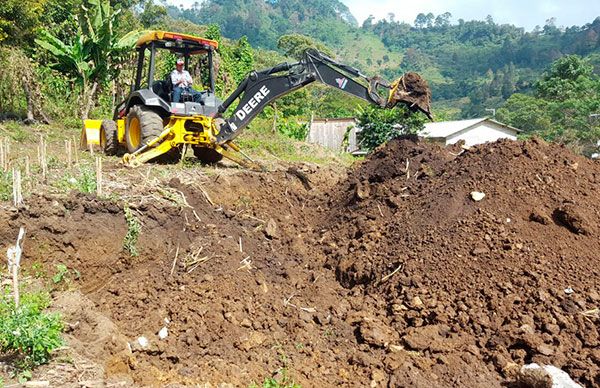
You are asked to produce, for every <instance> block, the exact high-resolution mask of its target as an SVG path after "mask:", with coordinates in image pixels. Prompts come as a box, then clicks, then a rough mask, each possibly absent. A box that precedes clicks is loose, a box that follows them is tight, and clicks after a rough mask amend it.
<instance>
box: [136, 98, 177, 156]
mask: <svg viewBox="0 0 600 388" xmlns="http://www.w3.org/2000/svg"><path fill="white" fill-rule="evenodd" d="M163 128H164V125H163V119H162V117H160V115H159V114H158V113H156V112H155V111H153V110H151V109H149V108H148V107H145V106H143V105H134V106H133V107H132V108H131V110H130V111H129V114H128V115H127V122H126V126H125V143H126V144H127V151H129V153H133V152H135V151H137V150H138V149H140V148H141V147H142V146H144V145H145V144H148V143H149V142H151V141H152V140H154V139H156V138H157V137H159V136H160V134H161V132H162V131H163ZM180 157H181V151H180V150H179V148H172V149H171V150H169V151H168V152H167V153H165V154H163V155H160V156H159V157H157V158H156V159H158V160H160V161H163V162H176V161H178V160H179V158H180Z"/></svg>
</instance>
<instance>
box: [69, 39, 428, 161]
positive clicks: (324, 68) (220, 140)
mask: <svg viewBox="0 0 600 388" xmlns="http://www.w3.org/2000/svg"><path fill="white" fill-rule="evenodd" d="M217 48H218V43H217V42H216V41H213V40H210V39H204V38H199V37H196V36H191V35H186V34H180V33H174V32H165V31H151V32H148V33H146V34H144V35H143V36H141V37H140V38H139V40H138V41H137V43H136V49H137V51H138V61H137V71H136V77H135V81H134V83H133V87H132V91H131V93H130V94H129V96H127V98H126V99H125V100H124V101H122V102H121V103H120V104H118V106H117V108H116V109H115V112H114V116H113V119H112V120H85V121H84V130H83V132H82V138H81V143H82V146H89V145H90V144H91V145H95V146H99V147H100V148H101V149H102V150H103V151H104V152H105V153H106V154H109V155H115V154H117V153H118V152H119V151H120V150H122V149H126V150H127V153H125V155H124V156H123V162H124V164H125V165H127V166H132V167H135V166H138V165H140V164H142V163H145V162H147V161H150V160H158V159H167V160H171V161H174V160H177V159H178V158H180V156H181V149H182V146H183V145H188V146H191V147H192V148H193V150H194V154H195V155H196V157H198V158H199V159H200V160H202V161H203V162H206V163H215V162H218V161H219V160H221V159H222V158H223V156H224V157H226V158H228V159H231V160H233V161H235V162H237V163H239V164H241V165H242V166H245V167H249V168H259V166H258V165H257V163H255V162H253V161H252V160H251V159H250V158H249V157H248V156H246V155H245V154H244V153H243V152H242V151H241V150H240V149H239V147H238V146H237V145H236V144H235V143H234V141H233V140H234V139H235V138H236V136H238V135H239V134H240V132H241V131H242V130H243V129H244V128H245V127H246V126H247V125H248V123H250V121H251V120H252V119H253V118H254V117H256V115H257V114H258V113H260V112H261V111H262V110H263V109H264V108H265V107H266V106H267V105H268V104H270V103H271V102H273V101H274V100H276V99H277V98H279V97H281V96H283V95H285V94H287V93H290V92H292V91H294V90H297V89H299V88H302V87H304V86H306V85H308V84H310V83H312V82H314V81H320V82H322V83H324V84H325V85H328V86H331V87H333V88H336V89H339V90H342V91H344V92H346V93H349V94H351V95H353V96H356V97H359V98H361V99H363V100H365V101H368V102H370V103H372V104H374V105H378V106H380V107H384V108H393V107H394V106H395V105H396V104H397V103H403V104H406V105H407V106H408V107H409V108H410V109H411V110H415V111H416V110H419V111H421V112H423V113H425V114H426V115H427V116H428V117H429V118H430V119H431V113H430V99H431V92H430V90H429V87H428V86H427V82H426V81H425V80H423V79H422V78H421V77H420V76H419V75H418V74H416V73H407V74H405V75H403V76H402V77H401V78H399V79H398V80H396V81H394V82H393V83H388V82H387V81H385V80H383V79H382V78H380V77H370V78H369V77H367V76H365V75H363V74H362V73H361V72H360V71H359V70H357V69H355V68H353V67H350V66H347V65H344V64H340V63H338V62H336V61H334V60H333V59H331V58H329V57H327V56H326V55H324V54H322V53H321V52H319V51H317V50H312V49H309V50H307V51H306V52H305V53H304V55H303V58H302V59H301V60H300V61H299V62H297V63H281V64H279V65H277V66H274V67H272V68H269V69H265V70H262V71H253V72H251V73H250V74H249V75H248V77H247V78H246V79H245V80H243V81H242V82H241V83H240V85H239V86H238V87H237V89H236V90H235V91H234V92H233V93H232V94H231V95H230V96H229V97H227V98H226V99H225V101H221V100H219V99H218V98H217V96H216V95H215V74H214V64H213V58H214V52H215V50H216V49H217ZM158 50H168V51H170V52H171V53H174V54H175V55H177V56H179V57H181V58H183V59H184V61H185V65H186V66H185V67H186V68H187V67H188V64H189V63H190V58H191V56H194V55H201V56H203V58H204V63H205V64H206V66H205V67H206V70H207V73H208V74H205V79H207V80H208V82H206V90H202V91H200V95H199V96H198V95H196V96H193V95H190V94H189V93H186V92H183V93H182V95H181V100H180V101H174V98H173V84H172V81H171V78H170V76H168V77H167V78H166V79H156V69H155V67H156V66H155V65H156V57H157V51H158ZM381 91H383V92H384V95H383V96H382V95H380V92H381ZM198 97H199V98H198ZM237 100H239V102H238V104H237V106H236V108H235V110H234V111H233V114H232V115H231V116H230V117H223V115H224V113H225V112H226V111H227V109H228V108H229V107H230V106H232V104H233V103H234V102H235V101H237Z"/></svg>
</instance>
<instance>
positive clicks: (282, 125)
mask: <svg viewBox="0 0 600 388" xmlns="http://www.w3.org/2000/svg"><path fill="white" fill-rule="evenodd" d="M277 130H278V131H279V132H280V133H282V134H283V135H285V136H287V137H291V138H292V139H296V140H300V141H304V140H306V135H308V124H307V123H299V122H297V121H295V120H281V121H280V122H279V123H278V124H277Z"/></svg>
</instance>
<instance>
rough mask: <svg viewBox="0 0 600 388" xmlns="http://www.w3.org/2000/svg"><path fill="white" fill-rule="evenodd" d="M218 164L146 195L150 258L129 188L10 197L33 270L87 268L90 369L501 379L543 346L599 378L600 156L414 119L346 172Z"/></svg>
mask: <svg viewBox="0 0 600 388" xmlns="http://www.w3.org/2000/svg"><path fill="white" fill-rule="evenodd" d="M215 171H216V172H214V171H210V172H211V175H204V177H203V178H202V179H201V180H200V179H198V180H197V181H194V180H193V179H192V178H190V181H189V182H188V181H186V182H185V183H182V182H180V181H178V180H177V179H172V180H170V181H165V182H164V186H165V187H166V186H168V187H169V191H168V193H177V192H181V193H182V194H183V195H184V197H185V200H176V199H177V198H171V199H172V200H173V201H172V203H173V204H174V205H173V206H164V205H161V204H160V203H159V202H153V201H151V200H146V201H145V202H144V203H138V204H135V203H132V204H130V207H131V209H132V210H133V214H135V216H136V217H138V219H139V220H140V222H141V223H142V229H141V233H140V240H139V242H138V244H137V247H138V250H139V253H140V254H139V256H137V257H132V256H131V255H130V254H129V253H127V252H125V251H124V249H123V238H124V236H125V234H126V233H127V224H126V221H125V216H124V213H123V204H122V203H119V204H115V203H113V202H111V201H108V200H100V199H97V198H94V197H92V196H84V195H71V196H69V197H66V198H64V197H63V198H58V197H44V196H40V197H34V198H30V199H28V200H27V202H26V203H27V204H28V208H26V209H23V210H20V211H18V212H15V211H12V210H6V209H4V210H0V241H3V242H6V243H7V244H8V243H12V242H13V241H14V235H15V231H16V230H18V227H19V226H25V227H26V228H27V238H26V242H25V252H24V257H23V263H24V270H25V271H27V270H28V266H31V265H33V264H36V265H38V264H41V265H42V266H43V267H44V269H45V271H46V273H47V274H48V275H49V276H51V275H52V273H53V271H56V268H55V265H56V264H58V263H63V264H66V265H67V266H68V267H69V268H70V269H72V270H77V271H78V272H79V273H80V274H81V277H80V278H79V279H76V278H73V279H72V280H71V283H70V284H69V285H68V287H67V288H76V289H78V290H79V292H81V296H78V295H80V294H77V293H70V294H68V295H63V294H61V291H60V287H59V288H58V290H57V291H56V292H55V297H56V300H57V302H56V307H57V308H60V310H61V311H63V313H64V314H65V318H66V320H67V323H68V325H67V328H68V333H67V334H68V339H69V343H70V345H71V349H72V350H73V351H75V352H77V357H73V359H75V360H78V359H85V360H89V362H94V363H97V364H98V365H99V368H95V369H94V370H93V371H92V372H93V373H92V372H90V373H89V375H90V376H94V378H97V376H99V375H101V376H103V379H104V381H105V382H111V384H112V383H118V382H121V383H122V384H124V385H129V386H130V385H135V386H148V385H149V386H169V384H172V385H170V386H180V385H178V384H185V385H192V386H193V385H197V384H204V383H210V384H213V386H215V385H218V384H221V383H228V384H234V385H236V386H248V385H249V383H250V382H252V381H255V382H259V383H260V382H262V380H263V379H264V378H265V377H268V376H274V377H275V378H277V379H280V380H281V379H282V378H283V375H284V374H285V375H287V376H290V377H291V378H293V379H294V380H295V381H296V382H297V383H300V384H302V386H304V387H312V386H319V387H334V386H335V387H337V386H361V387H362V386H371V387H385V386H389V387H398V386H422V387H430V386H436V387H444V386H486V387H488V386H489V387H492V386H501V385H503V384H505V383H507V382H508V383H510V382H512V381H515V375H516V371H518V369H519V367H520V366H521V365H522V364H524V363H528V362H538V363H549V364H553V365H555V366H557V367H560V368H562V369H564V370H565V371H567V372H568V373H569V374H571V376H573V377H574V378H576V379H577V380H578V381H579V382H580V383H583V384H586V385H591V386H599V385H600V380H599V379H600V368H599V363H600V350H599V349H600V346H599V345H600V343H599V338H598V334H599V333H598V323H599V322H598V307H600V306H599V305H600V290H599V289H598V284H600V282H599V281H600V276H599V271H600V270H599V269H598V268H599V267H598V258H597V254H596V253H597V252H598V251H599V249H600V246H599V245H600V243H599V241H598V233H599V231H600V230H599V229H598V222H597V219H598V212H599V210H600V208H599V206H598V205H597V204H598V202H599V200H600V194H599V193H598V192H597V191H596V190H595V188H596V186H597V183H598V181H599V180H600V168H599V167H598V165H597V164H596V162H593V161H590V160H587V159H584V158H581V157H578V156H575V155H573V154H572V153H571V152H569V150H567V149H565V148H561V147H559V146H556V145H548V144H545V143H543V142H541V141H537V140H534V141H528V142H510V141H501V142H498V143H494V144H488V145H484V146H479V147H475V148H472V149H470V150H468V151H464V150H462V149H461V148H460V147H459V146H455V147H451V148H443V147H440V146H436V145H432V144H428V143H422V142H419V141H418V140H417V139H415V138H408V139H401V140H396V141H392V142H390V143H389V144H388V145H387V146H386V147H384V148H382V149H380V150H378V151H377V152H375V153H374V154H373V155H371V156H370V157H369V158H367V159H366V160H365V161H364V162H362V163H361V164H359V165H358V166H356V167H355V168H354V169H353V170H351V171H350V172H349V174H348V175H346V174H344V173H343V172H342V173H340V172H339V171H333V170H329V169H323V168H318V167H315V166H309V165H300V166H292V167H291V168H284V169H282V170H281V171H272V172H270V173H250V172H243V171H242V172H239V171H237V170H233V171H227V170H226V169H222V170H220V171H219V170H215ZM192 175H193V174H188V176H192ZM123 179H124V178H123ZM136 179H139V178H136ZM167 179H168V178H167ZM474 191H477V192H482V193H485V197H484V198H483V200H481V201H479V202H476V201H474V200H473V199H472V197H471V194H470V193H471V192H474ZM153 195H157V194H153ZM169 195H172V194H169ZM0 248H1V249H5V248H6V246H4V247H0ZM163 328H166V330H167V333H168V336H167V337H166V338H163V339H161V338H160V337H159V335H158V334H159V332H161V331H162V333H163V334H164V330H162V329H163ZM141 336H143V337H145V338H146V339H147V340H148V346H141V345H140V342H139V337H141ZM61 368H62V366H61ZM59 369H60V368H59ZM62 369H64V368H62ZM71 369H73V371H72V372H73V373H70V374H69V375H70V376H77V373H75V372H77V370H79V369H80V367H79V366H77V365H76V368H71ZM38 373H46V374H42V375H40V376H35V377H36V378H37V377H40V378H47V379H49V380H51V383H52V384H53V385H54V386H69V384H70V385H73V386H78V384H79V383H81V381H73V380H65V378H62V377H61V378H62V380H61V378H59V376H58V375H57V374H52V373H50V372H38ZM63 375H64V373H63ZM71 378H73V377H71ZM75 378H76V377H75ZM89 378H91V377H89ZM226 386H227V385H226Z"/></svg>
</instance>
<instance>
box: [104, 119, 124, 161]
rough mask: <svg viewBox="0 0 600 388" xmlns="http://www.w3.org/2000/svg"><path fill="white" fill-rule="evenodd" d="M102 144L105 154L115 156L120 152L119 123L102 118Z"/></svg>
mask: <svg viewBox="0 0 600 388" xmlns="http://www.w3.org/2000/svg"><path fill="white" fill-rule="evenodd" d="M100 146H101V147H102V152H104V155H109V156H113V155H116V154H117V153H118V152H119V138H118V137H117V123H115V122H114V121H112V120H102V124H101V125H100Z"/></svg>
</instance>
